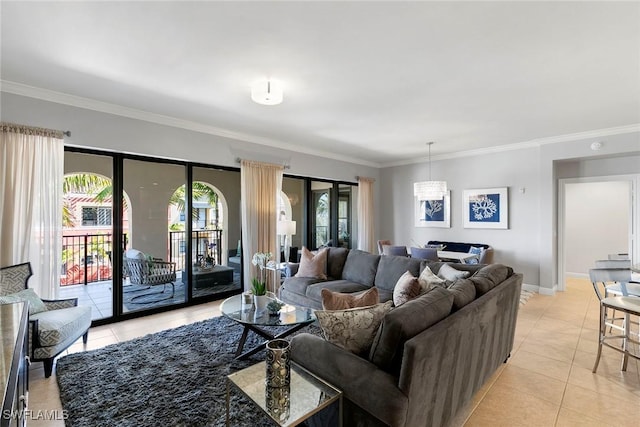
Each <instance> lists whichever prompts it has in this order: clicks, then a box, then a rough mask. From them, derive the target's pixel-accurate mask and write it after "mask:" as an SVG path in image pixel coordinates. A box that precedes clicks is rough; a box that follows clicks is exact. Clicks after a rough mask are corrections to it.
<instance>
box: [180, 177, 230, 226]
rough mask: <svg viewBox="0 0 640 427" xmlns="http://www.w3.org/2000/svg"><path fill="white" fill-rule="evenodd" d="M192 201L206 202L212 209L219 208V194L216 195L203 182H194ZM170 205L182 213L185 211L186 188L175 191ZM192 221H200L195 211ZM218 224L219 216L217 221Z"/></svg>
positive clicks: (181, 187) (182, 187)
mask: <svg viewBox="0 0 640 427" xmlns="http://www.w3.org/2000/svg"><path fill="white" fill-rule="evenodd" d="M191 197H192V200H205V201H206V202H207V204H208V205H209V206H211V207H217V206H218V193H216V192H215V191H214V190H213V189H212V188H211V187H209V186H208V185H207V184H204V183H202V182H197V181H196V182H194V183H193V184H192V186H191ZM169 204H171V205H173V206H175V207H176V208H177V209H178V210H179V211H180V212H184V211H185V186H184V185H182V186H180V187H178V188H177V189H176V191H174V193H173V195H172V196H171V198H170V199H169ZM192 216H193V218H192V219H198V211H197V210H195V209H194V210H193V213H192ZM215 222H216V223H217V214H216V221H215Z"/></svg>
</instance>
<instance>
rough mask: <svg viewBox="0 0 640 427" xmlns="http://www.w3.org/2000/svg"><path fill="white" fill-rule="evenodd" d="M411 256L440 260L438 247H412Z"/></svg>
mask: <svg viewBox="0 0 640 427" xmlns="http://www.w3.org/2000/svg"><path fill="white" fill-rule="evenodd" d="M411 258H417V259H426V260H428V261H440V258H438V249H436V248H417V247H411Z"/></svg>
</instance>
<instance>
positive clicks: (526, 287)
mask: <svg viewBox="0 0 640 427" xmlns="http://www.w3.org/2000/svg"><path fill="white" fill-rule="evenodd" d="M522 289H524V290H525V291H529V292H536V293H539V294H540V295H551V296H553V295H555V294H556V292H557V291H558V286H557V285H554V286H553V288H551V289H549V288H544V287H541V286H538V285H530V284H528V283H523V284H522Z"/></svg>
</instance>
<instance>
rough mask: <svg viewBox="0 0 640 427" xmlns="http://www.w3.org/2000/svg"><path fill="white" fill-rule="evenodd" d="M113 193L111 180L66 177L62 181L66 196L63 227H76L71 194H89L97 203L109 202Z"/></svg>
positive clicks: (72, 175)
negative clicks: (69, 196)
mask: <svg viewBox="0 0 640 427" xmlns="http://www.w3.org/2000/svg"><path fill="white" fill-rule="evenodd" d="M112 192H113V186H112V184H111V180H110V179H109V178H103V177H101V176H99V175H94V174H85V173H78V174H71V175H66V176H65V177H64V180H63V181H62V194H63V196H64V200H63V205H62V226H63V227H73V226H75V217H74V216H73V211H72V210H71V206H70V202H71V201H70V200H69V198H68V197H67V195H68V194H69V193H79V194H88V195H90V196H93V198H94V200H95V201H96V202H99V203H102V202H105V201H107V200H108V199H109V198H110V197H111V194H112Z"/></svg>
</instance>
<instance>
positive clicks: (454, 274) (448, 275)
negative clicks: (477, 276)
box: [438, 264, 471, 282]
mask: <svg viewBox="0 0 640 427" xmlns="http://www.w3.org/2000/svg"><path fill="white" fill-rule="evenodd" d="M470 275H471V273H469V272H468V271H462V270H457V269H455V268H454V267H452V266H450V265H449V264H445V265H443V266H442V267H440V270H438V277H439V278H441V279H444V280H449V281H451V282H453V281H455V280H458V279H465V278H467V277H469V276H470Z"/></svg>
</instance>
